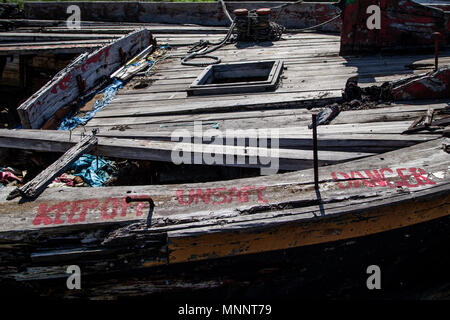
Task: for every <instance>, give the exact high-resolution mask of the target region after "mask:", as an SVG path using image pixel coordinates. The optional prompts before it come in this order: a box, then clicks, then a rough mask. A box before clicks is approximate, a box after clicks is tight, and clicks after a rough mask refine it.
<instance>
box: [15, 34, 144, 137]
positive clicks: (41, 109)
mask: <svg viewBox="0 0 450 320" xmlns="http://www.w3.org/2000/svg"><path fill="white" fill-rule="evenodd" d="M151 42H152V35H151V34H150V32H149V31H148V30H147V29H142V30H137V31H135V32H133V33H130V34H128V35H126V36H124V37H122V38H120V39H118V40H116V41H114V42H112V43H110V44H108V45H106V46H104V47H102V48H100V49H98V50H96V51H94V52H93V53H91V54H82V55H80V56H79V57H78V58H76V59H75V60H74V61H73V62H72V63H71V64H70V65H69V66H67V67H66V68H65V69H63V70H61V71H60V72H59V73H58V74H57V75H56V76H55V77H53V79H52V80H50V82H48V83H47V84H46V85H45V86H44V87H42V88H41V89H40V90H39V91H38V92H36V93H35V94H34V95H32V96H31V97H30V98H29V99H28V100H27V101H25V102H24V103H23V104H22V105H21V106H20V107H19V108H18V109H17V110H18V113H19V116H20V119H21V122H22V126H23V127H24V128H40V127H41V126H42V124H43V123H44V122H45V121H46V120H48V119H49V118H50V117H51V116H52V115H53V114H54V113H55V112H56V111H57V110H59V109H60V108H61V107H63V106H65V105H67V104H69V103H71V102H72V101H74V100H75V99H77V97H78V95H79V92H78V86H77V80H76V78H77V76H78V75H80V76H81V77H82V78H83V80H84V81H85V82H86V88H85V89H86V90H89V89H90V88H92V87H93V86H95V84H96V81H97V80H98V79H100V78H101V77H103V76H109V75H110V74H111V73H112V72H113V71H115V70H116V69H117V68H118V67H119V66H120V65H121V64H122V59H123V57H121V54H120V53H119V51H120V49H121V50H122V52H124V53H125V54H126V55H127V57H132V56H134V55H135V54H136V53H138V52H140V51H141V50H142V49H144V48H146V47H147V46H149V45H150V43H151Z"/></svg>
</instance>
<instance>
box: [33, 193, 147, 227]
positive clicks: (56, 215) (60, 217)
mask: <svg viewBox="0 0 450 320" xmlns="http://www.w3.org/2000/svg"><path fill="white" fill-rule="evenodd" d="M125 199H126V197H123V198H107V199H105V200H104V201H102V202H101V201H99V200H98V199H86V200H77V201H72V202H69V201H62V202H59V203H57V204H55V205H51V206H49V205H48V204H46V203H43V204H41V205H40V206H39V208H38V212H37V214H36V217H35V218H34V220H33V224H34V225H35V226H38V225H40V224H43V225H50V224H54V225H60V224H64V223H68V224H71V223H80V222H85V221H86V216H87V215H88V213H90V212H93V211H96V210H98V209H100V218H101V219H102V220H111V219H114V218H116V217H125V216H126V215H127V213H128V208H129V207H135V208H136V209H135V210H133V211H134V212H135V213H136V217H139V216H141V215H142V214H143V210H142V209H143V207H144V206H145V205H146V202H135V204H134V205H133V204H131V203H127V202H126V201H125ZM147 205H148V204H147Z"/></svg>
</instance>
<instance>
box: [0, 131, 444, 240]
mask: <svg viewBox="0 0 450 320" xmlns="http://www.w3.org/2000/svg"><path fill="white" fill-rule="evenodd" d="M441 148H442V139H438V140H435V141H430V142H425V143H422V144H419V145H417V146H413V147H409V148H405V149H402V150H397V151H393V152H389V153H386V154H383V156H379V155H377V156H374V157H370V158H366V159H362V160H356V161H352V162H348V163H342V164H338V165H334V166H328V167H323V168H320V170H319V174H320V192H321V198H322V201H323V206H324V209H323V210H324V215H325V216H326V215H327V214H331V215H333V214H335V213H339V212H340V213H345V212H347V209H348V205H349V204H350V203H354V201H358V200H359V201H360V203H366V202H367V201H373V203H375V204H376V203H377V202H378V201H380V200H386V199H388V198H390V197H398V196H399V195H400V196H401V195H409V196H414V195H413V194H414V193H415V192H417V191H420V190H426V189H429V188H432V187H434V186H442V184H445V183H447V185H448V179H449V176H448V174H445V172H446V170H447V166H448V165H449V164H450V158H449V157H448V155H447V154H446V153H445V152H443V151H442V149H441ZM381 168H389V170H391V174H388V173H386V172H385V173H386V180H385V184H384V186H383V183H380V181H379V183H377V184H375V185H374V184H373V181H375V180H376V179H375V180H372V179H371V178H368V177H367V175H366V173H365V170H370V171H371V172H372V171H373V170H375V169H376V170H380V169H381ZM404 168H416V169H417V168H425V170H426V172H425V171H424V173H422V175H421V176H422V177H423V179H426V180H422V181H426V182H427V183H425V182H423V184H422V185H420V186H419V185H418V183H417V182H416V180H415V179H414V178H413V177H412V176H411V173H406V172H407V171H408V172H409V170H408V169H404ZM397 169H398V170H400V171H399V172H400V173H402V172H403V173H402V176H404V175H405V174H407V175H408V176H406V177H404V178H402V177H400V176H399V175H398V174H397V173H394V174H392V172H397ZM405 170H406V171H405ZM356 171H358V172H359V173H361V174H363V175H364V177H358V176H355V178H354V179H353V178H352V179H346V178H345V177H343V176H341V174H340V173H339V175H338V178H333V172H334V173H336V172H342V173H347V174H350V172H356ZM442 172H444V174H442ZM335 177H336V176H335ZM364 181H365V182H364ZM386 181H387V182H389V184H390V185H394V187H389V186H388V185H386ZM397 181H398V183H397ZM355 182H357V184H358V187H356V186H355V185H354V183H355ZM363 182H364V183H363ZM313 183H314V177H313V172H312V170H305V171H300V172H293V173H288V174H283V175H275V176H261V177H255V178H246V179H238V180H231V181H214V182H208V183H189V184H181V185H180V184H178V185H158V186H152V185H149V186H125V187H106V188H76V189H73V188H50V189H47V190H46V191H45V192H44V193H43V194H42V195H41V196H40V197H39V198H38V199H36V200H35V201H33V202H27V203H19V202H18V201H15V200H14V201H9V202H7V201H5V198H6V196H7V194H8V193H9V192H10V191H11V189H12V188H5V189H3V190H1V191H0V203H1V205H0V235H1V237H0V238H1V239H3V240H7V239H10V241H11V239H16V241H18V239H22V238H24V237H27V239H29V238H28V237H29V236H30V235H28V236H27V235H26V234H25V233H23V230H32V229H37V228H38V229H40V232H39V236H42V235H43V234H44V233H45V229H48V234H51V233H52V232H53V231H52V227H58V228H63V229H65V230H67V231H66V232H68V234H71V235H73V234H74V231H75V230H77V229H76V228H75V227H76V226H82V227H83V229H82V230H83V232H86V230H87V229H86V227H87V226H86V225H87V224H92V226H93V227H94V226H97V227H98V226H99V224H104V225H105V226H106V225H108V224H111V223H114V222H116V223H117V222H121V221H130V222H133V221H137V220H139V219H145V218H146V217H145V216H140V215H139V212H140V214H142V213H143V211H142V206H143V205H144V204H141V209H140V210H137V209H136V206H130V207H127V208H128V212H126V211H125V214H124V215H121V214H120V212H121V210H120V203H121V201H122V198H124V197H126V196H128V195H131V196H141V195H148V196H151V197H152V198H153V199H154V201H155V205H156V209H155V213H154V222H155V225H154V226H152V228H158V227H160V228H168V227H170V226H171V225H173V226H174V228H172V230H174V229H176V228H178V229H179V230H181V229H186V228H192V227H196V226H199V225H195V223H201V222H202V221H203V222H204V221H207V220H209V221H208V223H209V224H210V225H211V226H214V225H217V223H218V221H221V220H222V219H226V218H242V219H244V218H246V216H247V218H249V219H248V222H249V223H250V225H251V220H253V219H252V218H253V214H261V215H259V216H258V219H264V217H266V218H269V219H270V218H273V217H276V213H275V216H274V210H273V209H274V208H278V210H282V208H286V209H287V208H291V209H292V208H295V211H297V212H296V213H297V214H300V213H301V212H302V208H304V211H303V213H311V214H312V216H309V215H306V217H305V218H307V219H310V218H314V217H317V215H319V216H320V208H319V205H318V204H317V202H316V203H314V202H313V201H317V194H316V192H315V190H314V188H313ZM244 186H253V187H254V188H253V189H252V190H248V191H247V192H248V200H247V201H244V202H238V201H237V200H236V199H233V201H230V202H228V201H226V202H224V203H223V204H220V205H215V204H213V202H212V201H214V199H215V197H216V196H214V198H211V201H209V202H204V201H202V200H200V199H198V200H200V201H190V202H188V193H189V190H197V189H201V190H203V191H206V190H207V189H210V190H214V189H216V188H223V190H225V191H223V192H225V193H226V194H227V192H228V190H229V189H230V188H237V189H238V190H240V188H242V187H244ZM258 186H261V187H263V189H262V190H263V191H261V192H259V196H260V197H258V191H257V189H256V187H258ZM348 186H350V187H348ZM396 186H398V187H396ZM447 188H448V186H447ZM400 189H402V190H403V191H405V192H400V191H399V190H400ZM177 191H183V193H181V195H183V194H184V197H182V201H181V202H180V193H179V192H178V193H177ZM177 194H178V195H177ZM220 194H222V192H221V193H220ZM447 194H448V193H447ZM94 199H95V200H96V205H95V206H93V205H92V204H91V201H93V200H94ZM108 199H110V200H108ZM111 199H115V200H114V201H112V200H111ZM258 199H259V200H261V201H258ZM107 200H108V201H107ZM116 200H117V201H118V202H117V203H118V207H117V208H116V209H115V213H116V214H115V215H114V216H113V213H114V210H113V211H111V207H112V204H114V203H115V202H116ZM263 200H264V201H263ZM76 201H78V202H77V203H76V205H78V207H80V201H88V206H90V207H91V208H86V210H88V212H87V215H86V216H85V219H83V220H81V219H79V217H78V216H79V214H80V212H81V208H78V213H76V216H74V215H72V216H71V217H72V220H73V221H68V216H69V214H70V212H71V211H70V210H69V209H70V205H71V203H72V202H76ZM63 202H64V205H65V208H64V210H63V209H61V210H60V211H59V212H60V213H61V214H60V216H59V218H60V219H61V220H62V221H63V222H62V223H61V222H60V223H59V224H54V223H53V220H54V216H55V214H56V208H58V204H59V203H63ZM105 203H106V205H105ZM333 203H334V204H336V205H338V207H340V209H338V212H336V211H331V212H329V209H330V208H329V207H327V205H330V204H333ZM44 205H45V207H44ZM50 207H52V210H51V211H49V212H48V213H47V214H48V218H49V219H51V220H50V221H49V223H45V224H43V223H42V221H41V222H39V221H35V222H36V223H33V221H34V220H35V219H36V217H37V213H38V212H39V211H38V208H41V209H42V208H47V210H48V209H49V208H50ZM102 208H106V209H108V210H107V211H105V209H102ZM258 208H259V209H258ZM138 209H139V208H138ZM102 210H103V211H104V214H101V212H102ZM74 212H77V211H76V210H75V211H74ZM290 212H291V211H289V210H288V211H287V212H286V213H285V214H284V216H286V215H289V214H290ZM413 212H414V210H413ZM313 213H315V214H316V215H314V214H313ZM137 214H138V215H137ZM282 215H283V214H282ZM280 217H281V216H280ZM297 218H298V219H301V216H297ZM353 218H354V216H353ZM164 221H166V222H164ZM231 222H232V221H230V223H231ZM241 222H242V220H241ZM222 226H223V224H222ZM63 229H59V230H61V231H62V230H63ZM13 230H16V231H17V232H14V233H12V232H11V231H13ZM78 230H80V228H78ZM159 231H164V229H160V230H158V229H156V230H155V232H159ZM166 231H167V229H166ZM59 234H61V233H59ZM19 241H20V240H19Z"/></svg>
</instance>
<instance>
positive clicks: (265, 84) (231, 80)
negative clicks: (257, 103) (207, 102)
mask: <svg viewBox="0 0 450 320" xmlns="http://www.w3.org/2000/svg"><path fill="white" fill-rule="evenodd" d="M282 71H283V61H281V60H271V61H252V62H237V63H221V64H215V65H211V66H208V67H206V68H205V69H204V70H203V71H202V73H201V74H200V75H199V76H198V77H197V78H196V79H195V80H194V82H192V84H191V85H190V86H189V88H188V89H187V93H188V95H190V96H192V95H207V94H211V95H212V94H226V93H245V92H262V91H269V90H275V89H276V87H277V85H278V81H279V79H280V75H281V72H282Z"/></svg>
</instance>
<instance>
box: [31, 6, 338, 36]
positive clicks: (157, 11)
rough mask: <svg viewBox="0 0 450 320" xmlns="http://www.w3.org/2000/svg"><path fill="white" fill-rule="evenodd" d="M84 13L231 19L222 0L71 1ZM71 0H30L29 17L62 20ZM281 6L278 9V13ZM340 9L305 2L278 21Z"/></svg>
mask: <svg viewBox="0 0 450 320" xmlns="http://www.w3.org/2000/svg"><path fill="white" fill-rule="evenodd" d="M70 4H76V5H78V6H79V7H80V8H81V11H82V12H83V13H84V15H83V19H85V20H94V21H115V22H126V21H128V22H141V23H143V22H146V23H148V22H150V23H176V24H200V25H203V26H228V25H229V20H228V19H227V17H226V15H225V14H224V12H223V9H222V6H221V5H220V3H219V2H203V3H202V2H200V3H199V2H191V3H189V2H185V3H172V2H160V3H154V2H117V1H112V2H98V3H96V2H70ZM70 4H69V3H58V2H48V3H45V2H26V3H25V4H24V11H25V17H26V18H28V19H60V18H61V12H65V11H66V9H67V6H69V5H70ZM226 5H227V8H228V11H229V12H230V13H231V15H232V17H234V15H233V14H232V12H233V10H234V9H238V8H248V9H258V8H265V7H275V6H279V5H280V3H279V2H270V1H269V2H260V3H259V2H245V1H244V2H243V1H237V2H229V1H227V2H226ZM278 11H279V10H278V9H277V10H276V11H275V9H274V12H277V13H278ZM338 13H339V10H338V9H337V8H336V7H335V6H333V5H332V4H329V3H303V4H301V5H295V6H289V7H286V8H282V10H281V12H280V15H279V19H278V23H280V24H282V25H284V26H286V27H287V28H305V27H311V26H314V25H318V24H320V23H322V22H325V21H327V20H330V19H331V18H333V17H335V16H336V15H338ZM340 25H341V21H340V19H337V20H335V21H333V23H330V24H328V25H324V26H322V27H321V28H320V29H319V30H326V31H333V32H338V31H339V29H340Z"/></svg>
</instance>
